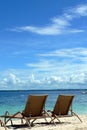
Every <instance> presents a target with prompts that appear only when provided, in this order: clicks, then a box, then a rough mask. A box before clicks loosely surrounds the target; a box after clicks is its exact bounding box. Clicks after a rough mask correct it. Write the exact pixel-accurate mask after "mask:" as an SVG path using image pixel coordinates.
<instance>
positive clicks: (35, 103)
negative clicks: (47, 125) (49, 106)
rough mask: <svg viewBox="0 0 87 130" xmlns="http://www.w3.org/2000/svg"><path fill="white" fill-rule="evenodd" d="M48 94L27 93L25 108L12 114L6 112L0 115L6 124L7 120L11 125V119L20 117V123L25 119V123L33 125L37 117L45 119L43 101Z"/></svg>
mask: <svg viewBox="0 0 87 130" xmlns="http://www.w3.org/2000/svg"><path fill="white" fill-rule="evenodd" d="M47 96H48V95H29V96H28V99H27V102H26V105H25V108H24V110H23V111H22V112H17V113H15V114H13V115H11V114H9V112H6V114H5V115H4V116H2V117H4V122H5V124H7V123H8V122H9V121H11V124H12V125H13V121H12V119H15V118H17V119H21V123H23V121H24V120H25V122H26V124H27V125H28V126H29V127H31V126H32V125H33V122H34V121H35V120H37V119H40V118H41V119H42V118H43V119H45V121H47V120H46V114H45V102H46V99H47Z"/></svg>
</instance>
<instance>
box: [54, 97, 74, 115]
mask: <svg viewBox="0 0 87 130" xmlns="http://www.w3.org/2000/svg"><path fill="white" fill-rule="evenodd" d="M73 98H74V95H59V96H58V98H57V101H56V104H55V107H54V110H53V113H54V114H56V115H68V112H69V109H70V107H71V105H72V101H73Z"/></svg>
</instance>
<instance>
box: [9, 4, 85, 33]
mask: <svg viewBox="0 0 87 130" xmlns="http://www.w3.org/2000/svg"><path fill="white" fill-rule="evenodd" d="M82 16H87V5H80V6H77V7H75V8H71V9H70V10H67V11H66V12H64V14H62V15H61V17H60V16H58V17H54V18H52V19H51V23H50V24H48V25H47V26H44V27H35V26H23V27H16V28H13V29H8V30H10V31H17V32H22V31H29V32H33V33H37V34H40V35H59V34H64V33H65V34H67V33H79V32H84V30H83V29H79V28H73V27H72V24H71V21H72V20H73V21H74V20H75V21H76V19H78V18H80V17H82Z"/></svg>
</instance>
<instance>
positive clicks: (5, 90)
mask: <svg viewBox="0 0 87 130" xmlns="http://www.w3.org/2000/svg"><path fill="white" fill-rule="evenodd" d="M57 90H58V91H61V90H62V91H68V90H75V91H77V90H80V91H81V90H82V91H83V90H85V91H87V89H71V88H70V89H60V88H59V89H27V90H26V89H18V90H9V89H8V90H0V91H57Z"/></svg>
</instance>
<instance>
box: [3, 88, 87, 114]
mask: <svg viewBox="0 0 87 130" xmlns="http://www.w3.org/2000/svg"><path fill="white" fill-rule="evenodd" d="M84 92H85V93H84ZM29 94H48V98H47V101H46V109H51V110H52V109H53V107H54V105H55V102H56V99H57V97H58V95H59V94H74V95H75V98H74V100H73V110H74V111H75V112H76V113H77V114H81V115H82V114H87V90H86V89H85V90H83V89H67V90H65V89H59V90H17V91H11V90H10V91H0V115H3V114H4V113H5V111H9V112H10V113H15V112H18V111H22V110H23V109H24V107H25V104H26V101H27V97H28V95H29Z"/></svg>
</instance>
